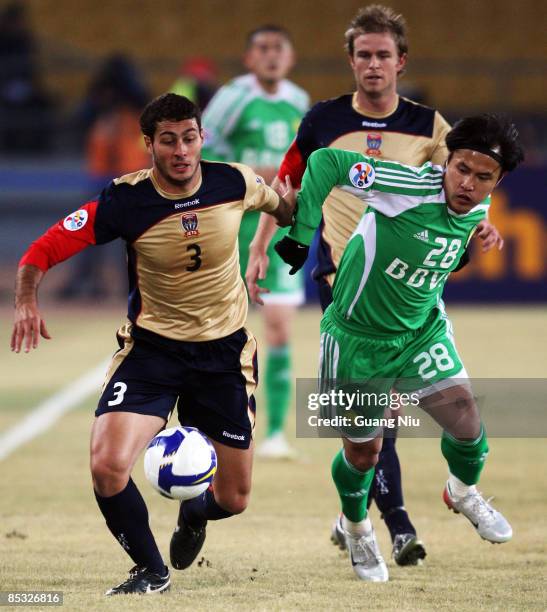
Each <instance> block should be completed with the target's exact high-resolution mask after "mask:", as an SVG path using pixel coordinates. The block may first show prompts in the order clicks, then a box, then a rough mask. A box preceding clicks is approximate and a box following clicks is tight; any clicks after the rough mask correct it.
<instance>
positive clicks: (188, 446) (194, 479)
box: [144, 427, 217, 499]
mask: <svg viewBox="0 0 547 612" xmlns="http://www.w3.org/2000/svg"><path fill="white" fill-rule="evenodd" d="M216 470H217V454H216V452H215V449H214V447H213V445H212V444H211V442H210V441H209V439H208V438H207V437H206V436H205V435H204V434H202V433H201V431H199V429H196V428H195V427H170V428H169V429H164V430H163V431H160V433H159V434H158V435H157V436H156V437H155V438H154V439H153V440H152V442H150V444H149V445H148V448H147V449H146V452H145V454H144V473H145V475H146V478H147V479H148V482H149V483H150V484H151V485H152V486H153V487H154V489H156V491H158V493H161V495H163V496H165V497H169V498H170V499H192V498H193V497H197V496H198V495H199V494H200V493H203V492H204V491H205V490H206V489H207V487H208V486H209V485H210V484H211V482H212V480H213V476H214V475H215V472H216Z"/></svg>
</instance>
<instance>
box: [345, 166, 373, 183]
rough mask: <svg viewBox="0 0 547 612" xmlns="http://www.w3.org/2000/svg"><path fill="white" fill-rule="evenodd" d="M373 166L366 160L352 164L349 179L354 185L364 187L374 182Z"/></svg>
mask: <svg viewBox="0 0 547 612" xmlns="http://www.w3.org/2000/svg"><path fill="white" fill-rule="evenodd" d="M374 176H375V173H374V168H373V167H372V166H371V165H370V164H367V163H366V162H357V163H356V164H353V166H352V167H351V168H350V171H349V180H350V181H351V184H352V185H353V186H354V187H357V188H358V189H366V188H367V187H370V186H371V185H372V183H373V182H374Z"/></svg>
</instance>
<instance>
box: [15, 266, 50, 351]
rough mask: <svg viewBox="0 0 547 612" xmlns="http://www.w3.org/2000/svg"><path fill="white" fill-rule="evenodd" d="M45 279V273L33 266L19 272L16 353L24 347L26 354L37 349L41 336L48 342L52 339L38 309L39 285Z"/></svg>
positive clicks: (16, 289)
mask: <svg viewBox="0 0 547 612" xmlns="http://www.w3.org/2000/svg"><path fill="white" fill-rule="evenodd" d="M43 277H44V272H42V270H40V268H38V267H36V266H32V265H23V266H21V267H20V268H19V270H18V271H17V278H16V281H15V313H14V322H13V332H12V334H11V350H12V351H14V352H15V353H19V352H20V351H21V348H22V347H23V348H24V351H25V353H28V352H29V351H30V349H31V348H33V349H35V348H37V346H38V341H39V339H40V336H42V338H45V339H46V340H49V339H50V338H51V336H50V335H49V332H48V330H47V328H46V323H45V321H44V319H43V318H42V315H41V314H40V311H39V309H38V296H37V292H38V285H39V284H40V281H41V280H42V278H43Z"/></svg>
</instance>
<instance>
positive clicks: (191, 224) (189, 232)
mask: <svg viewBox="0 0 547 612" xmlns="http://www.w3.org/2000/svg"><path fill="white" fill-rule="evenodd" d="M180 221H181V223H182V228H183V229H184V235H185V236H186V238H190V236H199V231H198V216H197V215H196V213H184V214H183V215H182V216H181V218H180Z"/></svg>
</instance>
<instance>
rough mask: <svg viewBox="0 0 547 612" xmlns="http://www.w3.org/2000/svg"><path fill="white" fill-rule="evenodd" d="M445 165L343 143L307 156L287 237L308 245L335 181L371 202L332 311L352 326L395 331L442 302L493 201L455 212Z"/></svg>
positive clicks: (348, 251) (421, 319)
mask: <svg viewBox="0 0 547 612" xmlns="http://www.w3.org/2000/svg"><path fill="white" fill-rule="evenodd" d="M443 174H444V171H443V168H442V167H441V166H434V165H432V164H431V162H427V163H426V164H424V165H423V166H421V167H419V168H415V167H412V166H406V165H404V164H400V163H397V162H391V161H382V160H378V159H374V158H372V157H366V156H364V155H362V154H360V153H353V152H349V151H342V150H339V149H319V150H318V151H316V152H314V153H313V154H312V155H311V156H310V158H309V160H308V167H307V169H306V172H305V174H304V177H303V180H302V190H301V191H300V194H299V196H298V210H297V214H296V220H295V224H294V226H293V227H292V229H291V231H290V233H289V236H290V237H291V238H294V240H297V241H298V242H301V243H304V244H308V245H309V244H310V243H311V241H312V237H313V234H314V232H315V229H316V228H317V226H318V225H319V223H320V221H321V205H322V203H323V202H324V200H325V198H326V197H327V195H328V194H329V192H330V191H331V189H332V188H333V187H335V186H338V187H340V188H341V189H343V190H345V191H348V192H349V193H352V194H353V195H355V196H357V197H358V198H360V199H362V200H363V201H364V202H365V203H366V204H367V205H368V206H369V208H368V209H367V212H366V213H365V214H364V215H363V216H362V218H361V220H360V222H359V225H358V226H357V228H356V229H355V231H354V232H353V234H352V236H351V237H350V239H349V242H348V244H347V246H346V248H345V250H344V254H343V255H342V259H341V261H340V266H339V269H338V272H337V273H336V279H335V282H334V287H333V305H332V307H331V308H332V309H334V312H333V313H332V314H334V316H335V317H336V320H337V321H338V323H339V324H340V325H343V326H344V327H346V328H347V329H348V331H350V332H351V331H353V332H354V333H362V334H365V335H370V336H379V337H382V336H392V335H398V334H403V333H405V332H408V331H411V330H416V329H418V328H419V327H421V326H422V325H424V323H425V322H426V320H427V318H428V317H429V315H430V314H431V312H432V310H433V309H434V308H435V307H436V306H437V304H438V303H439V302H440V301H441V295H442V291H443V287H444V284H445V282H446V279H447V277H448V275H449V274H450V272H451V271H452V270H453V269H454V268H455V267H456V266H457V264H458V262H459V260H460V257H461V256H462V254H463V252H464V250H465V247H466V245H467V243H468V241H469V239H470V238H471V236H472V234H473V232H474V230H475V228H476V226H477V224H478V223H479V222H480V221H482V220H483V219H484V218H485V217H486V215H487V211H488V207H489V200H485V201H484V202H481V203H480V204H478V205H477V206H475V207H474V208H472V209H471V210H470V211H469V212H467V213H465V214H457V213H455V212H454V211H452V210H451V209H450V208H449V207H448V205H447V203H446V198H445V194H444V189H443Z"/></svg>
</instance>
